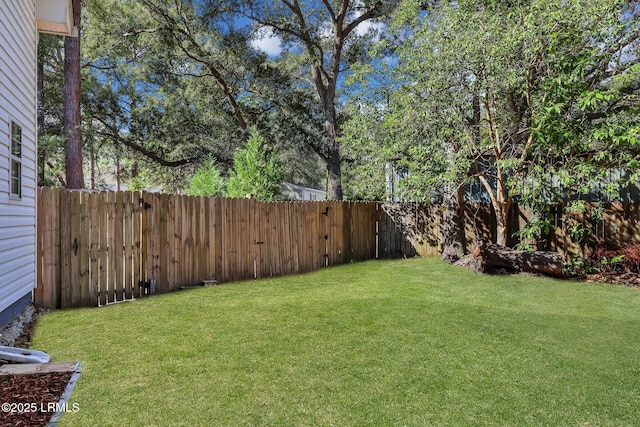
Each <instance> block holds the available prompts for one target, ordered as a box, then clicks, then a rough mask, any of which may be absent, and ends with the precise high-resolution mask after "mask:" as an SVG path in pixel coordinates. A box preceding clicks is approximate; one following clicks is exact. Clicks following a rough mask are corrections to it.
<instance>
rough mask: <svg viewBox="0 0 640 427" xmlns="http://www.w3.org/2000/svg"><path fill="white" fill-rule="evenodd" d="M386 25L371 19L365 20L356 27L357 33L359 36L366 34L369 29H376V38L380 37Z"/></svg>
mask: <svg viewBox="0 0 640 427" xmlns="http://www.w3.org/2000/svg"><path fill="white" fill-rule="evenodd" d="M384 29H385V25H384V24H383V23H382V22H373V21H371V20H368V21H364V22H362V23H361V24H360V25H358V26H357V27H356V30H355V31H356V34H357V35H359V36H364V35H366V34H367V33H368V32H369V30H374V31H375V33H376V36H375V37H374V38H375V39H379V38H380V36H379V34H380V33H381V32H382V31H384Z"/></svg>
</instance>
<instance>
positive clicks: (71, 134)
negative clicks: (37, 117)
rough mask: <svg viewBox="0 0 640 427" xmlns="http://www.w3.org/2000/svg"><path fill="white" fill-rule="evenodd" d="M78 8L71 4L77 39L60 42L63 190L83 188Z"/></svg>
mask: <svg viewBox="0 0 640 427" xmlns="http://www.w3.org/2000/svg"><path fill="white" fill-rule="evenodd" d="M80 7H81V0H73V21H74V24H75V26H76V27H77V28H78V36H77V37H65V39H64V87H63V89H62V92H63V95H64V134H65V138H66V152H65V164H66V179H67V188H84V174H83V171H82V130H81V117H80V93H81V88H80V28H81V26H80Z"/></svg>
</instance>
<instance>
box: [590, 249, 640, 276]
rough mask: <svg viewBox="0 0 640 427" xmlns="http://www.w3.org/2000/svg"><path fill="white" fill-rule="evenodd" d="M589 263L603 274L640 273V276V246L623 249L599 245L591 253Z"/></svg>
mask: <svg viewBox="0 0 640 427" xmlns="http://www.w3.org/2000/svg"><path fill="white" fill-rule="evenodd" d="M588 261H589V263H590V264H591V265H592V266H593V267H596V268H598V269H599V271H600V272H601V273H613V274H619V273H625V272H626V273H638V274H640V245H630V246H625V247H622V248H619V247H614V246H611V245H598V246H596V247H595V249H593V251H591V254H589V258H588Z"/></svg>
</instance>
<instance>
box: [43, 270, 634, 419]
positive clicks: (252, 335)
mask: <svg viewBox="0 0 640 427" xmlns="http://www.w3.org/2000/svg"><path fill="white" fill-rule="evenodd" d="M32 348H37V349H43V350H45V351H47V352H49V353H50V354H51V355H52V358H53V360H56V361H65V360H80V361H81V362H82V366H83V373H82V376H81V378H80V381H79V383H78V385H77V387H76V389H75V391H74V393H73V395H72V396H71V399H70V402H77V403H78V404H79V406H80V411H79V412H77V413H67V414H65V415H64V416H63V418H62V422H61V424H60V426H72V425H73V426H83V427H85V426H106V425H113V426H142V425H147V426H179V425H182V426H213V425H223V426H238V425H281V426H299V425H308V426H316V425H322V426H329V425H334V426H364V425H382V426H399V425H413V426H425V425H455V426H463V425H469V426H477V425H511V426H521V425H536V426H538V425H554V426H556V425H562V426H599V425H640V291H638V290H635V289H631V288H627V287H617V286H610V285H603V284H590V283H576V282H563V281H555V280H550V279H539V278H533V277H510V276H499V277H495V276H494V277H490V276H482V275H476V274H474V273H470V272H468V271H466V270H464V269H461V268H457V267H451V266H448V265H445V264H444V263H442V262H441V261H440V260H438V259H413V260H405V261H391V262H375V261H374V262H366V263H359V264H351V265H346V266H341V267H336V268H330V269H325V270H322V271H319V272H315V273H311V274H306V275H300V276H293V277H287V278H277V279H271V280H260V281H253V282H244V283H236V284H228V285H224V286H217V287H209V288H202V289H197V290H192V291H183V292H179V293H174V294H169V295H163V296H158V297H154V298H149V299H144V300H139V301H136V302H130V303H124V304H118V305H114V306H109V307H105V308H99V309H81V310H70V311H59V312H54V313H51V314H48V315H46V316H44V317H42V318H41V319H40V321H39V323H38V326H37V329H36V333H35V336H34V339H33V344H32Z"/></svg>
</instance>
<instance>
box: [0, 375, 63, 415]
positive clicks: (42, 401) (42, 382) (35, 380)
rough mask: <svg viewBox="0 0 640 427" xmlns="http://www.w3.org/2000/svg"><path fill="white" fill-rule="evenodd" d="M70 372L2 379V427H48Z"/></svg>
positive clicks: (6, 376) (12, 376)
mask: <svg viewBox="0 0 640 427" xmlns="http://www.w3.org/2000/svg"><path fill="white" fill-rule="evenodd" d="M71 375H72V373H71V372H65V373H50V374H43V375H4V376H0V404H1V405H2V408H1V409H0V411H1V415H0V427H11V426H15V427H18V426H25V427H26V426H28V427H39V426H46V425H47V424H48V423H49V421H50V420H51V417H52V416H53V415H54V414H55V413H56V410H57V409H59V408H56V405H55V403H56V402H58V401H59V400H60V397H61V396H62V394H63V393H64V391H65V389H66V387H67V384H68V383H69V380H70V379H71Z"/></svg>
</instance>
